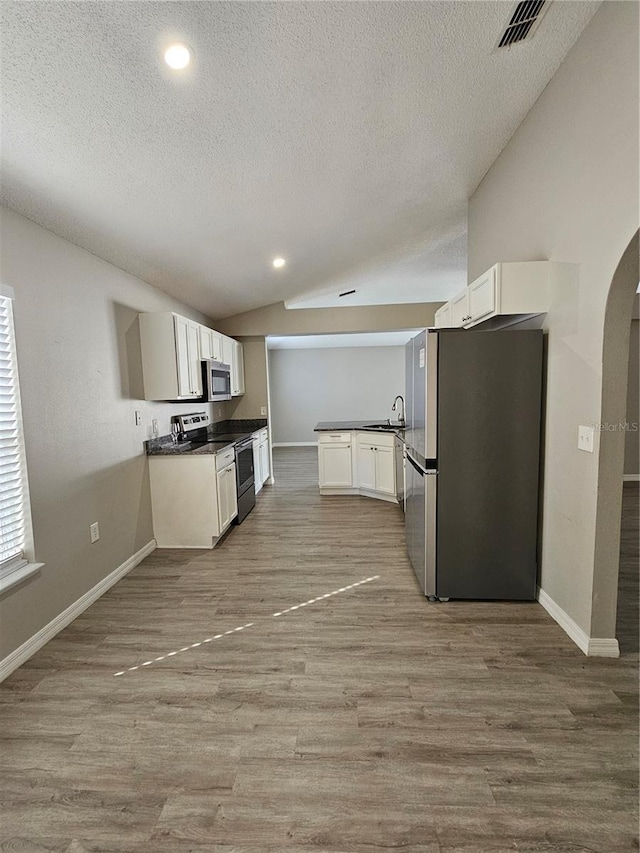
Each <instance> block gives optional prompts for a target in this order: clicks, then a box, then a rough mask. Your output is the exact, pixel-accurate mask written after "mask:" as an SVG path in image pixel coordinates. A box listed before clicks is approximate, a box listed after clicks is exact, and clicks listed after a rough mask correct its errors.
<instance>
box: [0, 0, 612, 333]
mask: <svg viewBox="0 0 640 853" xmlns="http://www.w3.org/2000/svg"><path fill="white" fill-rule="evenodd" d="M598 5H599V3H592V2H581V0H580V2H572V0H564V1H563V2H554V3H552V4H551V5H550V7H549V10H548V12H547V14H546V15H545V17H544V19H543V21H542V23H541V25H540V27H539V28H538V30H537V32H536V34H535V35H534V36H533V38H532V39H531V40H530V41H527V42H524V43H522V44H520V45H516V46H514V47H513V48H511V49H507V50H500V51H494V46H495V44H496V39H497V38H498V36H499V34H500V32H501V30H502V29H503V28H504V26H505V24H506V22H507V18H508V16H509V14H510V11H511V9H512V5H511V4H510V3H504V2H474V1H473V0H469V1H468V2H449V0H445V2H310V3H309V2H276V3H269V2H260V3H258V2H135V0H133V2H91V3H86V2H64V3H58V2H12V0H5V2H3V3H1V4H0V15H1V17H2V21H1V23H2V36H1V38H2V60H1V61H2V65H1V73H2V88H3V99H2V152H1V153H2V168H3V182H2V189H1V196H0V200H1V201H2V203H4V204H6V205H8V206H9V207H11V208H13V209H15V210H17V211H18V212H20V213H22V214H24V215H25V216H27V217H29V218H30V219H32V220H34V221H35V222H37V223H39V224H41V225H43V226H45V227H46V228H49V229H50V230H52V231H54V232H56V233H57V234H60V235H61V236H63V237H66V238H67V239H69V240H71V241H72V242H74V243H76V244H78V245H79V246H82V247H84V248H86V249H88V250H90V251H91V252H93V253H95V254H96V255H98V256H100V257H102V258H104V259H106V260H108V261H110V262H111V263H113V264H115V265H117V266H118V267H121V268H122V269H124V270H126V271H128V272H130V273H132V274H134V275H136V276H139V277H140V278H142V279H143V280H145V281H148V282H150V283H151V284H153V285H156V286H157V287H159V288H161V289H162V290H164V291H166V292H167V293H170V294H172V295H173V296H175V297H177V298H179V299H181V300H183V301H184V302H186V303H187V304H189V305H192V306H193V307H195V308H197V309H199V310H201V311H202V312H204V313H205V314H207V315H209V316H211V317H214V318H220V317H225V316H229V315H231V314H235V313H238V312H240V311H246V310H248V309H251V308H255V307H258V306H261V305H266V304H270V303H273V302H279V301H282V300H284V301H285V302H286V303H287V305H288V307H309V306H313V305H339V304H345V302H344V300H345V299H347V300H348V301H347V303H346V304H350V305H354V304H375V303H377V304H385V303H390V302H427V301H429V302H430V301H440V300H445V299H447V298H448V297H449V296H451V295H452V294H453V293H454V292H455V291H456V290H457V289H459V288H460V287H461V286H463V285H464V284H465V283H466V205H467V199H468V197H469V196H470V194H471V193H472V192H473V190H474V189H475V187H476V186H477V184H478V183H479V181H480V180H481V179H482V177H483V175H484V174H485V172H486V171H487V169H488V168H489V167H490V165H491V164H492V162H493V161H494V160H495V158H496V157H497V155H498V154H499V153H500V151H501V149H502V148H503V147H504V145H505V144H506V143H507V141H508V140H509V138H510V136H511V135H512V134H513V132H514V131H515V129H516V128H517V126H518V124H519V123H520V122H521V121H522V119H523V118H524V116H525V115H526V113H527V112H528V110H529V109H530V108H531V106H532V104H533V103H534V102H535V100H536V99H537V97H538V96H539V95H540V93H541V92H542V90H543V88H544V87H545V85H546V84H547V83H548V81H549V80H550V78H551V77H552V75H553V74H554V72H555V71H556V69H557V68H558V66H559V65H560V63H561V62H562V60H563V58H564V57H565V55H566V54H567V52H568V50H569V48H570V47H571V46H572V44H573V43H574V42H575V41H576V39H577V38H578V36H579V35H580V33H581V31H582V29H583V28H584V27H585V25H586V24H587V23H588V21H589V20H590V18H591V17H592V15H593V14H594V12H595V11H596V9H597V8H598ZM175 39H180V40H184V41H186V42H187V43H188V44H189V45H190V46H191V47H192V48H193V50H194V54H195V60H194V62H193V64H192V66H191V67H190V68H189V69H187V70H186V71H184V72H179V73H176V72H171V71H170V70H169V69H168V68H167V67H166V66H164V65H163V63H162V61H161V50H162V48H163V46H165V45H166V44H167V43H168V42H170V41H172V40H175ZM523 203H526V200H524V199H523ZM276 255H281V256H283V257H284V258H286V259H287V264H286V266H285V267H284V268H282V269H281V270H275V269H273V267H272V265H271V261H272V259H273V257H274V256H276ZM350 289H355V290H356V293H355V294H352V295H351V296H350V297H342V298H340V297H338V293H339V292H343V291H345V290H350Z"/></svg>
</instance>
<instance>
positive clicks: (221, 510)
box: [216, 468, 230, 533]
mask: <svg viewBox="0 0 640 853" xmlns="http://www.w3.org/2000/svg"><path fill="white" fill-rule="evenodd" d="M227 471H228V468H223V469H222V471H218V473H217V474H216V481H217V486H218V525H219V529H220V533H222V531H223V530H224V529H225V528H226V526H227V525H228V524H229V521H230V517H229V489H228V488H227Z"/></svg>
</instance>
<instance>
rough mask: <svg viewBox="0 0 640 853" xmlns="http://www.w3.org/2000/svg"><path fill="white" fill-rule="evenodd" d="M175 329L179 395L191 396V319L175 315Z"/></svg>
mask: <svg viewBox="0 0 640 853" xmlns="http://www.w3.org/2000/svg"><path fill="white" fill-rule="evenodd" d="M174 329H175V336H176V361H177V366H178V396H179V397H190V396H192V395H193V390H192V385H191V379H192V372H193V371H192V369H191V367H190V353H189V321H188V320H187V319H185V318H184V317H178V316H176V317H174Z"/></svg>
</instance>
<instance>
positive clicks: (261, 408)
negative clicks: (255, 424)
mask: <svg viewBox="0 0 640 853" xmlns="http://www.w3.org/2000/svg"><path fill="white" fill-rule="evenodd" d="M260 414H261V415H262V417H263V418H266V417H267V407H266V406H261V407H260Z"/></svg>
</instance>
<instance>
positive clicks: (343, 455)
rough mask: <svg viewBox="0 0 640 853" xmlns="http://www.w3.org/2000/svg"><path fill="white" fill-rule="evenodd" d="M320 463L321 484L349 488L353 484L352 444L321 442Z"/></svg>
mask: <svg viewBox="0 0 640 853" xmlns="http://www.w3.org/2000/svg"><path fill="white" fill-rule="evenodd" d="M318 463H319V464H318V467H319V474H320V485H321V486H331V487H336V488H347V487H350V486H352V485H353V478H352V475H351V444H346V443H336V444H319V445H318Z"/></svg>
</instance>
